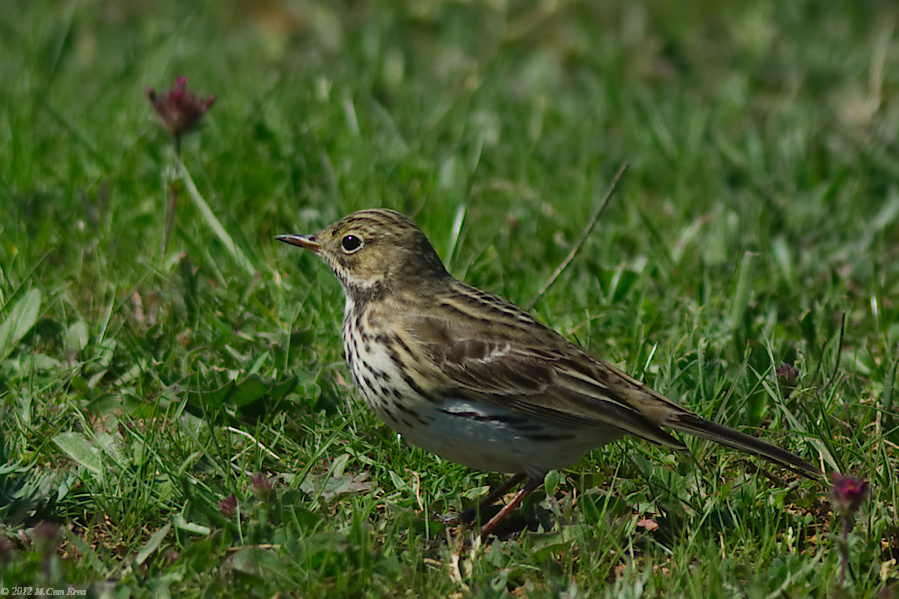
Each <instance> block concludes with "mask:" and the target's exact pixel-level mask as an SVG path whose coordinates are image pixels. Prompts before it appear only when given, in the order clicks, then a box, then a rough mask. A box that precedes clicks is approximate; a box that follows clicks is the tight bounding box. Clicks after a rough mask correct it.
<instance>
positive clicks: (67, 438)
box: [53, 432, 103, 478]
mask: <svg viewBox="0 0 899 599" xmlns="http://www.w3.org/2000/svg"><path fill="white" fill-rule="evenodd" d="M53 442H54V443H55V444H56V445H57V447H59V448H60V449H61V450H62V451H63V452H64V453H65V454H66V455H68V456H69V457H70V458H72V459H73V460H75V461H76V462H78V463H79V464H80V465H81V466H83V467H85V468H87V469H88V470H90V471H91V472H93V473H94V474H96V475H97V478H103V462H102V460H101V459H100V454H99V449H98V448H97V447H95V446H94V445H93V443H91V441H90V440H89V439H88V438H87V437H85V436H84V435H83V434H81V433H76V432H71V433H59V434H58V435H56V436H55V437H53Z"/></svg>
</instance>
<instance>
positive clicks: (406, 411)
mask: <svg viewBox="0 0 899 599" xmlns="http://www.w3.org/2000/svg"><path fill="white" fill-rule="evenodd" d="M276 239H278V240H279V241H283V242H284V243H289V244H291V245H296V246H299V247H301V248H305V249H307V250H311V251H312V252H314V253H315V254H316V255H318V256H319V257H320V258H322V259H323V260H324V261H325V262H326V263H327V264H328V266H330V267H331V270H333V271H334V274H335V275H337V278H338V279H339V280H340V283H341V285H342V286H343V290H344V292H345V294H346V309H345V312H344V318H343V345H344V350H345V352H346V359H347V362H348V363H349V366H350V370H351V371H352V374H353V379H354V380H355V382H356V386H357V387H358V388H359V391H360V392H361V394H362V397H363V399H364V400H365V403H367V404H368V405H369V406H370V407H371V408H372V409H373V410H374V411H375V412H376V413H377V414H378V416H380V418H381V419H382V420H383V421H384V422H385V423H387V425H388V426H390V427H391V428H392V429H393V430H394V431H396V432H398V433H399V434H400V435H402V437H403V438H404V439H406V440H407V441H409V442H410V443H412V444H413V445H417V446H418V447H421V448H422V449H425V450H426V451H430V452H432V453H436V454H437V455H439V456H441V457H442V458H445V459H447V460H451V461H453V462H457V463H460V464H464V465H465V466H469V467H471V468H477V469H479V470H488V471H496V472H506V473H510V474H512V475H513V476H512V478H511V479H509V480H508V481H507V482H506V483H504V484H502V485H500V486H499V487H498V488H497V489H494V490H493V491H492V492H491V493H490V494H489V495H488V496H487V497H486V498H485V499H484V500H483V501H482V502H481V507H486V506H488V505H490V504H492V503H493V502H495V501H496V500H497V499H498V498H499V497H500V496H502V494H504V493H505V492H507V491H508V490H509V489H511V488H512V487H513V486H514V485H517V484H518V483H520V482H522V481H525V484H524V486H523V487H522V489H521V490H520V491H519V493H518V494H517V495H516V496H515V498H514V499H513V500H512V501H510V502H509V503H508V504H507V505H506V506H505V507H503V508H502V509H501V510H500V511H499V512H498V513H497V514H496V515H495V516H494V517H493V518H491V519H490V520H489V521H488V522H487V524H485V525H484V527H483V528H482V533H483V534H488V533H490V532H491V531H493V530H494V529H495V528H496V525H497V524H498V523H499V522H500V520H502V518H503V517H505V516H506V515H507V514H508V513H509V512H510V511H512V510H513V509H515V507H517V506H518V504H520V503H521V501H522V500H523V499H524V498H525V496H527V495H528V494H529V493H531V492H532V491H533V490H534V489H536V488H537V487H538V486H540V484H541V483H542V482H543V479H544V477H545V476H546V473H547V472H549V471H550V470H558V469H562V468H567V467H569V466H571V465H573V464H574V463H575V462H577V461H578V460H580V458H581V457H582V456H583V455H584V453H585V452H587V451H588V450H589V449H591V448H593V447H597V446H599V445H603V444H605V443H609V442H610V441H614V440H615V439H617V438H619V437H621V436H623V435H626V434H630V435H635V436H637V437H640V438H642V439H646V440H647V441H650V442H652V443H656V444H658V445H663V446H665V447H670V448H672V449H675V450H678V451H687V447H686V445H684V444H683V443H682V442H681V441H679V440H678V439H676V438H674V437H672V436H671V435H669V434H668V433H667V432H665V431H664V430H663V429H665V428H667V429H672V430H675V431H680V432H684V433H689V434H691V435H696V436H698V437H701V438H703V439H709V440H711V441H714V442H716V443H720V444H721V445H726V446H728V447H732V448H734V449H738V450H740V451H744V452H746V453H749V454H751V455H755V456H759V457H761V458H763V459H765V460H768V461H769V462H773V463H774V464H778V465H780V466H783V467H784V468H787V469H789V470H792V471H794V472H797V473H799V474H802V475H804V476H807V477H810V478H815V477H818V476H820V475H821V471H820V470H818V469H817V468H816V467H815V466H813V465H812V464H810V463H809V462H807V461H806V460H804V459H802V458H800V457H798V456H796V455H793V454H792V453H790V452H789V451H787V450H785V449H782V448H780V447H777V446H775V445H772V444H770V443H766V442H765V441H761V440H759V439H756V438H755V437H751V436H749V435H747V434H744V433H741V432H739V431H735V430H733V429H730V428H728V427H726V426H722V425H720V424H716V423H714V422H711V421H709V420H706V419H704V418H701V417H700V416H697V415H696V414H694V413H692V412H690V411H689V410H686V409H685V408H683V407H681V406H679V405H678V404H676V403H674V402H673V401H671V400H670V399H667V398H666V397H664V396H663V395H661V394H659V393H657V392H656V391H654V390H652V389H651V388H649V387H648V386H646V385H645V384H643V383H641V382H640V381H638V380H636V379H635V378H633V377H631V376H629V375H627V374H625V373H624V372H622V371H620V370H618V369H617V368H615V367H614V366H612V365H610V364H608V363H606V362H604V361H603V360H600V359H599V358H596V357H594V356H591V355H590V354H588V353H586V352H585V351H584V350H582V349H581V348H579V347H578V346H576V345H575V344H573V343H572V342H570V341H568V340H567V339H566V338H564V337H563V336H562V335H560V334H559V333H556V332H555V331H553V330H552V329H550V328H548V327H547V326H545V325H543V324H542V323H540V322H538V321H537V320H535V319H534V318H533V317H532V316H531V315H530V314H528V313H527V312H524V311H523V310H521V309H519V308H518V307H516V306H514V305H513V304H511V303H509V302H507V301H506V300H504V299H502V298H500V297H497V296H496V295H493V294H492V293H487V292H486V291H481V290H480V289H477V288H475V287H472V286H470V285H466V284H465V283H462V282H461V281H459V280H457V279H455V278H453V277H452V276H451V275H450V274H449V273H448V272H447V271H446V268H444V266H443V263H442V262H441V261H440V258H439V257H438V256H437V252H436V251H434V248H433V247H432V246H431V244H430V242H429V241H428V239H427V237H425V235H424V233H422V231H421V230H420V229H419V228H418V227H417V226H416V224H415V223H414V222H413V221H412V220H411V219H409V218H408V217H406V216H403V215H402V214H400V213H398V212H394V211H392V210H381V209H377V210H363V211H360V212H356V213H354V214H351V215H349V216H347V217H345V218H343V219H341V220H339V221H337V222H336V223H334V224H333V225H331V226H329V227H326V228H325V229H322V230H321V231H319V232H318V233H315V234H314V235H279V236H278V237H276Z"/></svg>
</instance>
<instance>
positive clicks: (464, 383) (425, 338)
mask: <svg viewBox="0 0 899 599" xmlns="http://www.w3.org/2000/svg"><path fill="white" fill-rule="evenodd" d="M455 320H456V319H453V320H450V319H443V318H440V317H435V316H434V315H433V314H430V315H422V316H420V317H417V318H412V319H410V320H409V321H407V327H406V328H407V331H408V333H409V334H410V335H412V336H413V337H414V338H415V339H416V345H418V346H419V347H420V348H421V350H422V351H423V352H424V353H425V354H426V355H427V356H428V358H429V360H428V363H429V364H432V365H433V366H434V367H435V368H436V372H435V373H434V375H435V378H436V379H438V380H441V381H442V386H441V387H440V388H438V389H435V390H434V391H435V392H436V393H437V394H439V395H444V396H447V397H460V398H464V399H471V400H476V401H482V402H486V403H491V404H495V405H501V406H503V407H506V408H509V409H513V410H516V411H519V412H522V413H527V414H531V415H533V416H537V417H540V418H544V419H546V420H549V421H553V422H558V423H560V424H563V425H566V426H574V427H578V428H590V427H598V428H603V427H608V428H613V429H616V430H620V431H621V432H624V433H630V434H633V435H636V436H638V437H642V438H644V439H647V440H649V441H652V442H654V443H658V444H660V445H664V446H667V447H671V448H674V449H678V450H686V446H685V445H684V444H683V443H682V442H680V441H679V440H677V439H675V438H674V437H672V436H671V435H669V434H667V433H666V432H664V431H663V430H662V429H661V428H659V426H658V425H656V424H655V423H653V422H652V420H650V418H648V417H647V415H646V414H644V413H643V412H642V411H641V410H640V409H639V407H638V406H637V405H635V404H634V403H633V399H634V398H635V397H636V396H637V395H638V394H640V393H641V391H640V388H643V389H645V387H644V386H643V385H640V384H639V383H637V385H638V386H637V387H633V388H631V389H629V390H625V389H623V388H622V386H621V385H622V383H624V384H626V385H628V386H630V381H633V382H634V383H636V381H634V380H633V379H631V378H630V377H626V378H623V377H621V376H620V374H621V373H618V371H617V370H615V369H613V368H612V367H610V366H609V367H607V365H604V364H601V363H598V362H596V361H594V360H592V359H591V358H589V357H588V356H587V355H586V354H584V353H583V352H581V351H580V350H579V349H577V348H576V347H575V346H574V345H571V344H569V343H568V342H567V341H565V340H564V338H562V337H561V336H559V339H561V340H562V341H563V342H564V344H567V345H568V347H566V346H565V345H561V346H556V345H557V344H555V343H552V341H555V340H554V339H545V340H544V341H547V342H549V343H545V344H542V346H541V345H538V344H537V343H534V344H522V343H521V342H518V341H515V340H514V339H513V338H512V336H510V337H507V338H502V337H500V338H497V339H490V340H488V339H485V338H484V336H483V335H480V336H478V335H477V334H476V331H475V330H473V329H472V328H471V327H469V326H458V325H459V323H458V322H456V321H455ZM534 324H535V325H537V326H540V327H542V325H539V324H538V323H536V321H534ZM544 331H546V332H549V333H552V335H557V334H556V333H553V332H552V331H551V330H550V329H546V328H544V329H542V330H541V332H544ZM616 375H617V376H616ZM642 393H644V394H645V391H643V392H642ZM628 395H631V396H633V397H628Z"/></svg>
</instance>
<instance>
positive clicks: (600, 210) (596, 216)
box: [526, 162, 627, 310]
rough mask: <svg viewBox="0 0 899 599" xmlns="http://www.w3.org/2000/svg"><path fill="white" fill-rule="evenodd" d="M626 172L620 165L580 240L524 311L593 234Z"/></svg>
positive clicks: (543, 291)
mask: <svg viewBox="0 0 899 599" xmlns="http://www.w3.org/2000/svg"><path fill="white" fill-rule="evenodd" d="M626 170H627V162H625V163H623V164H622V165H621V168H619V169H618V172H617V173H615V177H614V178H613V179H612V182H611V183H610V184H609V188H608V189H606V193H605V195H604V196H603V198H602V202H600V204H599V206H597V207H596V212H594V213H593V216H592V217H591V218H590V221H589V222H588V223H587V226H586V227H584V232H583V233H581V237H580V239H578V240H577V243H575V244H574V247H573V248H571V251H570V252H568V255H567V256H565V259H564V260H562V263H561V264H560V265H559V267H558V268H556V270H555V271H554V272H553V274H551V275H550V276H549V278H548V279H547V280H546V283H544V284H543V287H541V288H540V291H538V292H537V295H535V296H534V297H533V298H532V299H531V301H529V302H528V303H527V305H526V309H528V310H530V309H532V308H533V307H534V306H535V305H537V302H538V301H540V298H541V297H543V294H544V293H546V291H547V290H548V289H549V288H550V286H551V285H552V284H553V283H555V282H556V279H558V278H559V275H561V274H562V272H563V271H564V270H565V268H567V267H568V264H569V263H570V262H571V261H572V260H574V257H575V256H576V255H577V253H578V252H579V251H580V249H581V246H583V245H584V242H585V241H586V240H587V237H588V236H589V235H590V233H591V232H593V227H595V226H596V221H598V220H599V217H600V216H601V215H602V213H603V211H604V210H605V208H606V205H607V204H608V203H609V198H610V197H612V193H614V191H615V188H616V187H618V181H619V180H621V177H623V176H624V172H625V171H626Z"/></svg>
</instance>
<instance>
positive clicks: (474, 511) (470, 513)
mask: <svg viewBox="0 0 899 599" xmlns="http://www.w3.org/2000/svg"><path fill="white" fill-rule="evenodd" d="M524 478H525V475H524V474H516V475H515V476H513V477H512V478H510V479H509V480H507V481H506V482H504V483H502V484H501V485H499V486H497V487H495V488H494V489H492V490H491V491H490V492H489V493H487V496H486V497H484V499H482V500H481V501H480V502H479V503H478V504H477V505H473V506H471V507H470V508H468V509H467V510H465V511H464V512H462V513H461V514H460V515H459V522H471V521H472V520H474V518H475V516H477V515H478V514H479V513H481V512H482V511H483V510H484V509H485V508H488V507H490V506H491V505H493V503H494V502H495V501H496V500H497V499H499V498H500V497H502V496H503V495H504V494H505V493H506V491H508V490H509V489H511V488H512V487H514V486H515V485H517V484H518V483H520V482H521V481H523V480H524Z"/></svg>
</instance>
